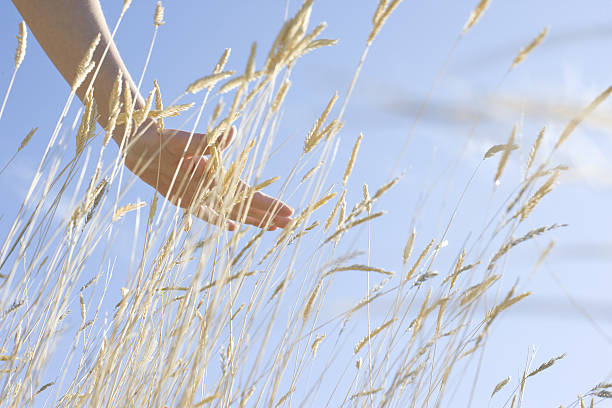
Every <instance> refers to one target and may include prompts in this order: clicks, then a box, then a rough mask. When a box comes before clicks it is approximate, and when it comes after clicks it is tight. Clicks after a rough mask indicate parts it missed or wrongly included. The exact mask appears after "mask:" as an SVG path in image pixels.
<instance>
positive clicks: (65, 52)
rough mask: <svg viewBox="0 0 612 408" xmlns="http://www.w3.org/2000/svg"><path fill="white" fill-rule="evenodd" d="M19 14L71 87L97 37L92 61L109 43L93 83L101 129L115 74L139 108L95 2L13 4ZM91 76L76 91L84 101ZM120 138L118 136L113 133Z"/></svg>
mask: <svg viewBox="0 0 612 408" xmlns="http://www.w3.org/2000/svg"><path fill="white" fill-rule="evenodd" d="M13 3H14V4H15V6H16V7H17V9H18V10H19V13H20V14H21V15H22V16H23V18H24V20H26V22H27V24H28V26H29V27H30V30H31V31H32V33H33V34H34V36H35V37H36V39H37V40H38V42H39V43H40V45H41V47H42V48H43V49H44V50H45V52H46V53H47V55H48V56H49V58H50V59H51V61H52V62H53V64H54V65H55V67H56V68H57V69H58V71H59V72H60V73H61V74H62V76H63V77H64V79H65V80H66V81H67V82H68V83H69V84H72V83H73V80H74V77H75V74H76V67H77V66H78V64H79V62H80V61H81V59H82V58H83V56H84V55H85V53H86V51H87V49H88V48H89V45H90V44H91V42H92V41H93V39H94V38H95V37H96V36H97V35H98V33H100V35H101V40H100V44H99V45H98V47H97V48H96V52H95V54H94V61H96V62H97V61H100V59H101V57H102V53H103V52H104V50H105V49H106V47H107V45H108V44H109V43H111V46H110V48H109V50H108V53H107V55H106V57H105V58H104V61H103V62H102V66H101V68H100V72H99V73H98V75H97V76H96V80H95V83H94V97H95V99H96V101H97V104H98V111H99V113H100V119H99V123H100V124H101V125H102V126H103V127H104V126H105V125H106V122H107V120H108V116H109V112H108V100H109V98H110V94H111V90H112V86H113V83H114V81H115V78H116V76H117V73H118V72H119V71H121V73H122V74H123V78H125V79H126V80H127V83H128V84H130V88H131V91H132V94H133V95H134V96H135V97H136V108H140V107H142V105H143V104H144V103H143V100H142V97H140V95H139V94H138V93H137V90H136V85H135V84H134V81H132V78H131V77H130V73H129V71H128V70H127V68H126V67H125V64H124V63H123V60H122V59H121V56H120V55H119V51H118V50H117V47H116V46H115V44H114V43H112V42H111V33H110V30H109V28H108V25H107V24H106V19H105V18H104V14H103V13H102V8H101V7H100V3H99V1H98V0H13ZM92 75H93V72H92V73H90V74H89V76H88V78H87V80H85V81H84V82H83V84H82V85H81V87H80V88H79V89H78V90H77V95H78V97H79V98H80V99H81V100H83V99H84V97H85V92H86V91H87V86H88V85H89V82H90V80H91V77H92ZM115 134H116V135H118V136H115V137H121V132H115Z"/></svg>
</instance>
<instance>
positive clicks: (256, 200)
mask: <svg viewBox="0 0 612 408" xmlns="http://www.w3.org/2000/svg"><path fill="white" fill-rule="evenodd" d="M251 207H253V208H256V209H258V210H261V211H264V212H273V213H275V214H278V215H279V216H281V217H291V215H292V214H293V208H291V207H289V206H288V205H287V204H285V203H283V202H282V201H280V200H278V199H276V198H274V197H270V196H269V195H267V194H264V193H262V192H260V191H258V192H256V193H255V194H253V199H252V200H251Z"/></svg>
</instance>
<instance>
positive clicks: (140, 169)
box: [125, 125, 293, 231]
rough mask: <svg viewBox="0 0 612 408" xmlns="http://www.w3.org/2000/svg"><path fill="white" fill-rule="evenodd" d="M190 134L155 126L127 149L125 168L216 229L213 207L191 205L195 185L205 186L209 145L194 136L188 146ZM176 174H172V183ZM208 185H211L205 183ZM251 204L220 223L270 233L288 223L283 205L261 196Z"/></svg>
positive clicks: (229, 135)
mask: <svg viewBox="0 0 612 408" xmlns="http://www.w3.org/2000/svg"><path fill="white" fill-rule="evenodd" d="M141 129H143V128H141ZM141 132H142V131H141ZM235 133H236V128H235V127H233V126H232V128H231V129H230V130H229V132H227V133H226V134H224V135H223V137H222V138H221V139H222V140H221V142H220V144H219V145H218V146H219V148H220V149H225V148H226V147H227V146H228V145H229V143H230V142H231V139H232V138H233V137H234V135H235ZM189 135H190V132H185V131H181V130H172V129H164V130H163V131H162V132H161V135H160V133H159V132H158V130H157V127H156V126H154V125H152V126H148V128H147V129H146V130H144V133H143V134H142V135H141V136H140V137H138V138H137V139H136V141H135V142H134V143H132V144H131V145H130V146H128V148H127V154H126V159H125V164H126V166H127V167H128V168H129V169H130V170H131V171H132V172H133V173H135V174H137V175H138V176H139V177H140V178H141V179H142V180H143V181H144V182H146V183H147V184H149V185H150V186H152V187H153V188H155V189H156V190H157V191H159V192H160V194H162V195H163V196H164V197H166V198H167V199H168V200H169V201H170V202H172V203H173V204H175V205H178V206H180V207H181V208H185V209H187V208H189V209H190V211H192V212H193V214H194V215H196V216H197V217H199V218H201V219H203V220H204V221H207V222H209V223H211V224H216V225H220V223H221V222H222V221H221V219H220V218H221V217H220V215H219V214H218V212H217V211H215V209H214V208H211V207H210V206H206V205H198V204H196V203H194V200H195V199H196V196H198V197H201V196H202V192H201V191H199V189H200V186H201V185H207V184H206V183H207V180H206V164H207V163H208V161H209V160H210V157H209V156H205V155H207V154H208V153H209V152H208V150H206V149H205V147H206V146H207V143H208V140H207V138H206V135H204V134H201V133H195V134H194V135H193V137H192V138H191V141H190V142H189ZM160 146H162V148H161V151H160ZM185 147H187V149H186V150H185ZM181 159H182V160H181ZM177 168H178V169H179V170H178V172H177V171H176V170H177ZM175 173H177V175H176V180H174V183H173V178H174V177H175ZM208 187H209V189H210V188H211V187H212V185H211V183H210V182H209V183H208ZM248 190H249V186H248V185H247V184H246V183H245V182H243V181H242V180H240V181H239V185H238V192H247V191H248ZM250 200H251V201H250V205H249V207H248V208H246V200H245V201H243V202H241V203H238V204H236V205H234V206H233V208H232V209H231V210H230V211H228V217H229V220H226V221H225V223H224V226H225V227H226V228H227V229H228V230H230V231H231V230H234V229H236V228H237V227H238V224H237V222H236V221H238V222H244V223H246V224H250V225H255V226H258V227H267V229H268V230H270V231H272V230H275V229H277V228H278V227H280V228H284V227H285V226H286V225H287V224H288V223H289V222H290V221H291V218H290V217H291V214H293V210H292V209H291V207H289V206H288V205H286V204H285V203H283V202H281V201H279V200H277V199H275V198H273V197H270V196H268V195H266V194H263V193H261V192H255V193H254V194H252V197H250ZM216 201H218V200H216ZM245 214H246V215H245Z"/></svg>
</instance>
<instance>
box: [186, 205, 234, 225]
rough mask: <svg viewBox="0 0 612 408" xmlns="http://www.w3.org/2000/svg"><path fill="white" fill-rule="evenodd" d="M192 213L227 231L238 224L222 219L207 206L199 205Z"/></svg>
mask: <svg viewBox="0 0 612 408" xmlns="http://www.w3.org/2000/svg"><path fill="white" fill-rule="evenodd" d="M194 215H195V216H196V217H198V218H200V219H202V220H204V221H206V222H207V223H209V224H213V225H216V226H217V227H221V228H225V229H227V230H228V231H234V230H235V229H236V228H237V227H238V224H236V223H235V222H234V221H230V220H223V217H221V216H220V215H219V214H217V212H216V211H214V210H212V209H211V208H209V207H204V206H201V207H200V208H198V210H197V211H196V213H195V214H194Z"/></svg>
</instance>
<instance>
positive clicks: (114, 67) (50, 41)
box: [13, 0, 293, 230]
mask: <svg viewBox="0 0 612 408" xmlns="http://www.w3.org/2000/svg"><path fill="white" fill-rule="evenodd" d="M13 3H14V5H15V7H16V8H17V10H19V13H20V14H21V15H22V17H23V19H24V20H25V21H26V23H27V25H28V27H29V28H30V30H31V32H32V33H33V34H34V36H35V37H36V39H37V40H38V42H39V44H40V45H41V47H42V48H43V49H44V50H45V52H46V53H47V55H48V57H49V59H50V60H51V61H52V62H53V64H54V65H55V67H56V68H57V69H58V71H59V72H60V73H61V75H62V76H63V77H64V79H65V80H66V81H67V82H68V83H69V84H72V83H73V80H74V78H75V76H76V70H77V66H78V65H79V62H80V61H81V59H82V58H83V56H84V55H85V53H86V51H87V49H88V48H89V46H90V44H91V42H92V41H93V39H94V38H95V37H96V36H97V35H98V33H100V35H101V40H100V44H99V45H98V47H97V48H96V51H95V53H94V58H93V60H94V61H96V62H98V61H100V60H101V57H102V54H103V52H104V50H105V49H106V48H107V46H108V44H110V47H109V48H108V53H107V55H106V56H105V58H104V60H103V62H102V65H101V66H100V67H97V68H99V72H98V74H97V75H96V77H95V81H94V88H93V89H94V98H95V100H96V102H97V106H98V113H99V119H98V123H99V124H100V125H102V126H103V127H106V124H107V120H108V118H109V113H110V112H109V107H108V106H109V103H108V101H109V99H110V95H111V91H112V88H113V84H114V82H115V79H116V77H117V73H118V72H121V73H122V75H123V78H124V81H125V84H127V87H128V88H129V89H130V91H131V93H132V95H133V99H134V102H135V109H139V108H142V107H144V99H143V98H142V96H141V95H140V94H139V92H138V89H137V87H136V85H135V83H134V81H133V80H132V78H131V76H130V73H129V71H128V70H127V68H126V66H125V64H124V63H123V60H122V59H121V56H120V54H119V51H118V49H117V47H116V46H115V44H114V42H113V41H112V38H111V33H110V30H109V28H108V25H107V23H106V19H105V18H104V14H103V13H102V8H101V6H100V3H99V0H13ZM94 71H95V70H94ZM92 77H93V72H92V73H90V74H89V75H88V77H87V79H86V80H85V81H83V84H82V85H81V86H80V87H79V88H78V89H77V91H76V94H77V96H78V97H79V98H80V99H81V101H84V100H85V95H86V93H87V88H88V85H89V83H90V81H91V78H92ZM124 92H125V90H124ZM235 132H236V129H235V128H234V127H232V128H231V129H230V130H229V131H227V132H225V134H224V137H223V140H222V141H221V143H220V144H221V146H220V147H221V148H225V147H227V145H228V144H229V143H230V141H231V139H232V137H233V136H234V134H235ZM123 137H124V132H123V127H117V129H116V130H115V132H114V133H113V139H114V140H115V142H116V143H117V144H118V145H119V146H121V145H122V141H123ZM160 138H161V140H160ZM207 144H208V140H207V138H206V135H205V134H201V133H194V134H193V135H191V132H186V131H183V130H175V129H161V131H160V130H159V129H158V127H157V123H156V122H155V121H154V120H152V119H147V120H145V122H144V123H143V124H142V125H141V127H140V128H139V136H138V137H137V138H136V139H135V141H134V142H133V143H130V144H129V148H128V149H126V157H125V165H126V166H127V167H128V168H129V169H130V170H131V171H132V172H134V173H135V174H137V175H138V176H139V177H140V178H141V179H142V180H143V181H144V182H146V183H147V184H149V185H151V186H152V187H153V188H155V189H156V190H158V191H159V192H160V193H161V194H162V195H164V196H165V197H166V198H168V199H169V200H170V201H171V202H172V203H174V204H175V205H179V206H180V207H182V208H189V209H190V211H193V213H194V214H195V215H197V216H198V217H199V218H202V219H203V220H205V221H207V222H210V223H213V224H217V225H221V224H222V225H223V226H224V227H226V228H227V229H229V230H234V229H235V228H237V226H238V221H240V222H244V223H246V224H251V225H256V226H266V227H267V228H268V229H270V230H273V229H276V228H277V227H281V228H283V227H285V226H286V225H287V224H288V223H289V222H290V221H291V214H292V213H293V210H292V209H291V208H290V207H289V206H288V205H286V204H285V203H283V202H281V201H279V200H277V199H275V198H273V197H270V196H268V195H266V194H263V193H261V192H256V193H254V194H252V196H251V198H250V206H249V207H248V208H246V209H245V205H244V203H240V204H237V205H235V206H234V208H233V209H232V210H230V211H229V216H228V217H229V219H225V220H221V219H220V216H219V215H218V213H217V212H216V211H215V210H214V209H213V208H211V207H209V206H205V205H200V204H198V203H196V202H194V200H196V197H198V196H199V193H201V192H200V191H199V187H200V186H201V184H202V181H203V180H205V176H206V163H207V162H208V160H209V157H208V156H207V155H206V154H207V153H208V151H206V150H205V149H204V150H203V149H202V147H203V146H207ZM160 146H161V148H160ZM152 155H155V156H154V157H153V158H152V159H151V157H152ZM157 155H159V156H157ZM143 158H148V160H146V163H144V162H145V161H144V160H143ZM143 163H144V164H143ZM175 173H176V174H177V177H176V179H175ZM173 179H175V180H174V183H173ZM171 186H172V188H171ZM179 186H180V187H179ZM238 187H239V189H242V190H245V191H246V189H248V185H246V183H244V182H242V181H241V182H240V185H239V186H238ZM245 210H246V211H245Z"/></svg>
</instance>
